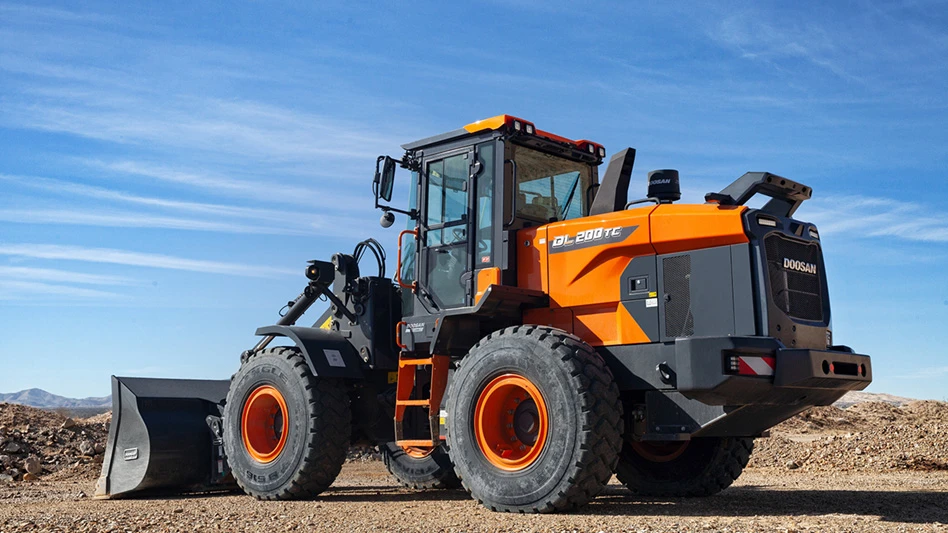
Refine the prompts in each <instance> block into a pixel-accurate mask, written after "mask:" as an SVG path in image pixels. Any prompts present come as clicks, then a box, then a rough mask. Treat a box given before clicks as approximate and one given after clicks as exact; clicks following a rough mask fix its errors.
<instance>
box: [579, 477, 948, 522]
mask: <svg viewBox="0 0 948 533" xmlns="http://www.w3.org/2000/svg"><path fill="white" fill-rule="evenodd" d="M579 513H581V514H610V515H629V516H634V515H654V514H661V515H677V516H692V517H704V516H709V517H710V516H721V515H726V516H734V517H741V516H761V515H766V516H801V515H803V516H820V515H827V514H850V515H873V516H880V517H881V518H882V520H884V521H888V522H909V523H932V522H939V523H942V524H944V523H946V522H948V493H945V492H922V491H914V492H913V491H886V490H881V491H880V490H851V491H850V490H774V489H770V488H767V487H756V486H743V487H731V488H729V489H727V490H726V491H724V492H722V493H721V494H718V495H715V496H711V497H708V498H642V497H637V496H635V495H634V494H632V493H631V492H630V491H629V490H627V489H626V488H624V487H615V486H610V487H607V488H606V490H605V491H603V493H602V494H600V495H599V497H598V498H596V499H595V500H593V501H592V502H591V503H590V504H589V505H588V506H586V507H583V508H582V509H581V510H580V511H579Z"/></svg>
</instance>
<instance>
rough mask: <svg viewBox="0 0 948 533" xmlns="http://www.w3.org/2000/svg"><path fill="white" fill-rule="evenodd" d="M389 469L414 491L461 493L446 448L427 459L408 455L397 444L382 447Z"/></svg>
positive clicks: (412, 453) (441, 447)
mask: <svg viewBox="0 0 948 533" xmlns="http://www.w3.org/2000/svg"><path fill="white" fill-rule="evenodd" d="M379 450H381V452H382V460H383V461H384V462H385V468H387V469H388V471H389V473H390V474H392V475H393V476H394V477H395V479H397V480H398V482H399V483H401V484H402V485H404V486H406V487H409V488H413V489H458V488H461V481H460V480H459V479H458V477H457V476H456V475H455V474H454V467H453V466H451V459H450V458H449V457H448V452H447V450H446V449H445V447H444V445H441V446H438V447H437V448H435V449H434V450H431V452H430V453H428V454H427V455H422V454H420V453H417V452H411V453H409V452H410V451H406V450H405V449H404V448H402V447H401V446H399V445H397V444H395V443H394V442H387V443H385V444H383V445H381V446H379Z"/></svg>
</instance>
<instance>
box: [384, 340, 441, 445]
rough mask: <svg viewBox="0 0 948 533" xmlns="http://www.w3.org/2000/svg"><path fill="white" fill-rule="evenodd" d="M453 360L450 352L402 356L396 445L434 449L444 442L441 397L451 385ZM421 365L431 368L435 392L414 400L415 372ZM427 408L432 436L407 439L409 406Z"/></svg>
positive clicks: (396, 409) (396, 411) (399, 360)
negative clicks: (421, 355)
mask: <svg viewBox="0 0 948 533" xmlns="http://www.w3.org/2000/svg"><path fill="white" fill-rule="evenodd" d="M450 362H451V360H450V358H449V357H448V356H446V355H433V356H431V357H427V358H423V359H413V358H410V357H407V354H406V353H405V352H402V355H401V356H400V357H399V359H398V383H397V385H396V386H395V444H398V445H399V446H401V447H403V448H424V447H430V448H434V447H436V446H438V445H440V444H441V399H442V398H444V390H445V388H446V387H447V384H448V366H449V364H450ZM420 366H430V367H431V393H430V394H429V395H428V399H424V400H412V399H411V394H412V391H414V390H415V373H416V371H417V370H418V367H420ZM407 407H424V408H426V409H428V425H429V427H430V428H431V438H430V439H406V438H405V424H404V421H405V409H406V408H407Z"/></svg>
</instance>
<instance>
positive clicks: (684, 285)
mask: <svg viewBox="0 0 948 533" xmlns="http://www.w3.org/2000/svg"><path fill="white" fill-rule="evenodd" d="M662 275H663V277H664V286H665V336H666V337H690V336H691V335H694V332H695V318H694V315H693V314H692V313H691V256H690V255H678V256H674V257H666V258H665V259H663V260H662Z"/></svg>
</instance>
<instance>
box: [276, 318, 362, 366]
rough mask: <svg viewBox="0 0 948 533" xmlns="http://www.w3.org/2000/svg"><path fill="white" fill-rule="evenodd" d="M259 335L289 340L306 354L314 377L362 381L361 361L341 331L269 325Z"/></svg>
mask: <svg viewBox="0 0 948 533" xmlns="http://www.w3.org/2000/svg"><path fill="white" fill-rule="evenodd" d="M257 335H260V336H266V335H273V336H276V337H286V338H288V339H290V340H292V341H293V342H294V343H296V346H298V347H299V349H300V350H301V351H302V352H303V356H304V357H305V358H306V362H307V363H309V370H310V372H312V373H313V375H314V376H320V377H327V378H343V379H363V378H364V376H363V374H362V358H361V357H359V352H358V351H357V350H356V349H355V347H354V346H353V345H352V343H351V342H349V340H348V339H346V338H345V337H343V336H342V335H341V334H340V333H339V332H336V331H330V330H327V329H319V328H308V327H301V326H267V327H263V328H258V329H257Z"/></svg>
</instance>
